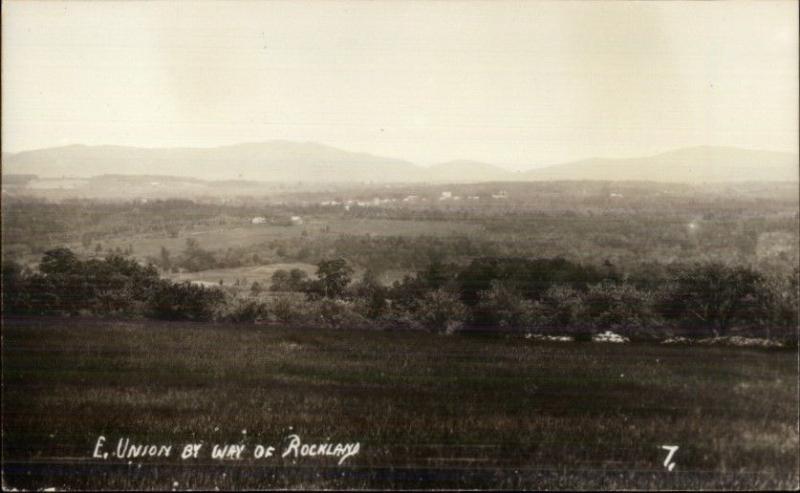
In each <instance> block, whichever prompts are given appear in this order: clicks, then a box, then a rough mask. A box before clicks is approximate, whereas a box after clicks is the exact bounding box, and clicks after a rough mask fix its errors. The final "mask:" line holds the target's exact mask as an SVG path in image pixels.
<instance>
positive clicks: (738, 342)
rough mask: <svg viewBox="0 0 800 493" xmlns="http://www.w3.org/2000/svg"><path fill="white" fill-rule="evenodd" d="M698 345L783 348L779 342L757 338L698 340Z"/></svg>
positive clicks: (737, 337) (731, 337)
mask: <svg viewBox="0 0 800 493" xmlns="http://www.w3.org/2000/svg"><path fill="white" fill-rule="evenodd" d="M697 342H698V343H699V344H708V345H712V346H716V345H721V346H737V347H783V343H781V342H780V341H772V340H770V339H761V338H757V337H742V336H730V337H711V338H707V339H700V340H699V341H697Z"/></svg>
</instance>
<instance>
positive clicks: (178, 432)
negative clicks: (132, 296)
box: [2, 319, 798, 489]
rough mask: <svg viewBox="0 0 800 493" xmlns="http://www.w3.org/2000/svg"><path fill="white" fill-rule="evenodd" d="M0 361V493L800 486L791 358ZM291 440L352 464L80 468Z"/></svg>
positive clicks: (226, 356) (520, 353)
mask: <svg viewBox="0 0 800 493" xmlns="http://www.w3.org/2000/svg"><path fill="white" fill-rule="evenodd" d="M3 362H4V364H3V381H4V386H3V416H4V420H3V425H2V426H3V437H4V439H3V457H4V464H3V477H4V487H6V488H8V487H15V488H45V487H56V488H64V489H76V488H86V489H99V488H116V489H129V488H145V489H169V488H173V487H175V488H178V489H184V488H210V489H213V488H215V487H219V488H221V489H229V488H332V487H338V488H368V487H372V488H377V487H393V488H431V487H451V488H452V487H460V488H579V489H581V488H601V487H602V488H653V487H657V488H723V487H724V488H734V489H742V488H764V487H776V488H796V487H797V485H798V469H797V460H796V459H797V449H798V429H797V411H798V400H797V396H798V388H797V386H798V383H797V379H796V375H797V355H796V354H795V353H794V352H792V351H785V350H781V351H778V350H772V351H770V350H762V349H759V350H756V349H739V348H729V347H673V346H671V347H664V346H658V345H654V344H651V345H647V344H633V345H615V344H600V343H543V342H533V341H529V340H525V339H520V338H517V337H513V338H512V337H500V336H476V335H471V336H467V335H456V336H449V337H448V336H440V335H434V334H429V333H420V332H377V331H369V332H364V331H317V330H304V329H299V328H295V329H290V328H277V327H263V326H256V325H243V326H234V325H217V324H191V323H161V322H153V321H135V322H126V321H103V320H96V319H95V320H92V319H85V320H81V319H9V320H5V323H4V327H3ZM291 434H298V435H299V436H300V437H302V439H303V440H304V441H308V442H317V443H319V442H322V441H325V442H331V443H333V442H337V443H338V442H342V443H345V442H359V443H360V452H359V453H358V454H357V455H355V456H353V457H350V458H349V459H348V460H347V461H346V462H345V463H344V464H342V465H338V464H337V460H336V459H335V458H332V457H305V458H302V457H301V458H298V459H292V458H291V457H290V458H286V459H283V458H280V457H275V458H272V459H270V460H264V459H261V460H257V459H254V458H253V457H252V456H248V455H247V453H246V454H245V456H244V458H242V460H239V461H221V460H215V459H212V458H210V457H199V458H198V459H192V460H188V461H184V460H181V459H180V458H179V457H175V456H173V457H166V458H165V457H149V458H140V459H133V460H121V459H116V460H114V459H110V458H109V459H108V460H100V459H93V458H92V455H93V451H94V447H95V445H96V441H97V439H98V436H100V435H103V436H105V437H107V438H108V440H109V442H110V443H112V442H113V443H116V441H117V440H118V439H119V438H129V439H130V440H132V441H134V442H136V443H156V444H174V445H176V446H178V444H183V443H188V442H193V443H204V444H205V446H206V447H211V445H212V444H215V443H219V444H222V443H237V444H244V445H246V446H247V447H248V450H249V451H252V450H253V448H254V447H255V446H256V445H257V444H263V443H271V444H273V445H275V446H276V447H278V450H282V449H281V447H285V446H286V444H287V442H286V441H287V440H288V437H289V436H290V435H291ZM662 445H677V446H679V447H680V448H679V450H678V452H677V453H676V454H675V457H674V459H673V461H674V462H675V463H676V466H675V468H674V470H673V471H672V472H669V471H667V470H666V468H665V467H664V465H663V463H662V462H663V461H664V459H665V457H666V452H665V451H664V450H662V449H661V446H662ZM112 447H113V445H109V448H112ZM177 453H178V452H175V454H177Z"/></svg>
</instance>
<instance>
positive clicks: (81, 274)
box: [2, 248, 224, 320]
mask: <svg viewBox="0 0 800 493" xmlns="http://www.w3.org/2000/svg"><path fill="white" fill-rule="evenodd" d="M2 288H3V313H7V314H8V313H14V314H24V315H77V314H93V315H122V316H150V317H154V318H161V319H168V320H181V319H183V320H210V319H212V318H213V317H214V314H215V313H216V310H217V308H218V306H219V305H220V304H221V303H222V302H223V300H224V296H223V294H222V293H221V292H219V291H218V290H214V289H206V288H204V287H202V286H197V285H193V284H190V283H182V284H177V283H173V282H171V281H167V280H164V279H160V278H159V275H158V271H157V270H156V269H155V268H154V267H153V266H151V265H149V266H146V267H143V266H141V265H139V264H138V263H137V262H136V261H134V260H132V259H130V258H125V257H123V256H118V255H112V256H109V257H107V258H105V259H103V260H98V259H90V260H80V259H78V258H77V257H76V256H75V254H74V253H73V252H72V251H70V250H68V249H66V248H58V249H54V250H49V251H47V252H45V254H44V256H43V257H42V261H41V262H40V263H39V269H38V272H30V271H28V270H27V269H24V268H22V267H21V266H19V265H18V264H16V263H13V262H4V263H3V286H2Z"/></svg>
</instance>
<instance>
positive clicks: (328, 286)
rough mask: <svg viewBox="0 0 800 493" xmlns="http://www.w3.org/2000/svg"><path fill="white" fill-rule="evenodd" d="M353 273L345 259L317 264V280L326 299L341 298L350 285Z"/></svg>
mask: <svg viewBox="0 0 800 493" xmlns="http://www.w3.org/2000/svg"><path fill="white" fill-rule="evenodd" d="M352 273H353V269H352V267H350V266H349V265H348V264H347V261H346V260H345V259H343V258H337V259H334V260H323V261H321V262H320V263H319V264H317V278H318V279H319V284H320V289H321V291H322V296H323V297H325V298H339V297H341V296H342V294H343V293H344V289H345V288H346V287H347V285H348V284H350V275H351V274H352Z"/></svg>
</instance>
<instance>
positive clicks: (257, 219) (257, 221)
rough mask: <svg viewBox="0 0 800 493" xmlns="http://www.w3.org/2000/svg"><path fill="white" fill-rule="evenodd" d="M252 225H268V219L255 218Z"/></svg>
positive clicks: (251, 221)
mask: <svg viewBox="0 0 800 493" xmlns="http://www.w3.org/2000/svg"><path fill="white" fill-rule="evenodd" d="M250 223H251V224H266V223H267V218H266V217H262V216H257V217H254V218H253V219H251V220H250Z"/></svg>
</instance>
